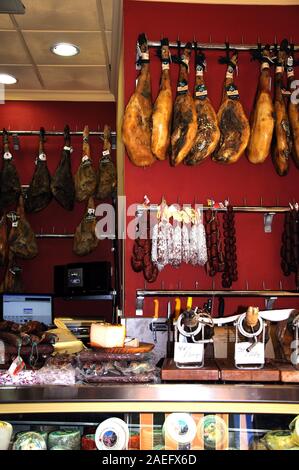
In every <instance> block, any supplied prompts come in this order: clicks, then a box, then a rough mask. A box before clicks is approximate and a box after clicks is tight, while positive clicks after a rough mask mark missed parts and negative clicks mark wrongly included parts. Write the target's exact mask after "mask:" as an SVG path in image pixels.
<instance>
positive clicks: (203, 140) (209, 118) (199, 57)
mask: <svg viewBox="0 0 299 470" xmlns="http://www.w3.org/2000/svg"><path fill="white" fill-rule="evenodd" d="M195 63H196V81H195V96H194V100H195V108H196V114H197V134H196V138H195V141H194V144H193V147H192V149H191V151H190V153H189V154H188V155H187V157H186V160H185V163H186V164H187V165H198V164H199V163H202V162H203V161H205V160H206V159H207V158H208V157H209V156H210V155H211V154H212V153H213V152H214V150H215V149H216V147H217V145H218V142H219V139H220V130H219V126H218V119H217V115H216V112H215V110H214V108H213V105H212V103H211V101H210V99H209V97H208V91H207V88H206V86H205V82H204V71H205V68H206V61H205V55H204V54H203V53H202V52H201V51H198V52H196V56H195Z"/></svg>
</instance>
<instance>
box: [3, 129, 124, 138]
mask: <svg viewBox="0 0 299 470" xmlns="http://www.w3.org/2000/svg"><path fill="white" fill-rule="evenodd" d="M7 133H8V135H13V134H17V135H18V136H35V135H37V136H39V135H40V131H11V130H7ZM0 135H3V131H0ZM45 135H48V136H63V135H64V132H62V131H46V132H45ZM70 135H71V136H75V137H76V136H82V135H83V132H82V131H71V132H70ZM89 135H90V136H100V137H103V136H104V132H100V131H89ZM111 136H112V137H115V136H116V132H115V131H111Z"/></svg>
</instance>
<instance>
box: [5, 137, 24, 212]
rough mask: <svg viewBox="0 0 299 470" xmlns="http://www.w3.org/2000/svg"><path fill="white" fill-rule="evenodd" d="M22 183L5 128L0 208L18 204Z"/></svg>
mask: <svg viewBox="0 0 299 470" xmlns="http://www.w3.org/2000/svg"><path fill="white" fill-rule="evenodd" d="M20 194H21V183H20V179H19V176H18V173H17V170H16V167H15V165H14V163H13V157H12V154H11V153H10V150H9V139H8V132H7V131H6V130H5V129H3V165H2V170H1V173H0V209H4V208H5V207H8V206H11V205H12V204H16V203H17V201H18V199H19V196H20Z"/></svg>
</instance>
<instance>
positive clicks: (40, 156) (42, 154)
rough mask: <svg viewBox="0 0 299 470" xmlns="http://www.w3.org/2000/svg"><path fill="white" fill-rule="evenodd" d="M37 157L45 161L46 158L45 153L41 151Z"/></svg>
mask: <svg viewBox="0 0 299 470" xmlns="http://www.w3.org/2000/svg"><path fill="white" fill-rule="evenodd" d="M38 159H39V160H41V161H42V162H45V161H46V160H47V156H46V154H45V153H41V154H40V155H39V156H38Z"/></svg>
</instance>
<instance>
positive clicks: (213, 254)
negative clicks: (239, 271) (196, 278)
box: [205, 209, 225, 277]
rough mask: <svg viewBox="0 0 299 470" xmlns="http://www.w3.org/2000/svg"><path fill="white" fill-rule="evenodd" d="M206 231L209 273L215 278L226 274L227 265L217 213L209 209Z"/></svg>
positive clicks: (206, 214)
mask: <svg viewBox="0 0 299 470" xmlns="http://www.w3.org/2000/svg"><path fill="white" fill-rule="evenodd" d="M205 229H206V234H207V250H208V261H207V265H206V269H207V273H208V275H209V276H211V277H213V276H215V275H216V274H217V273H218V272H224V269H225V263H224V256H223V251H222V243H221V233H220V226H219V220H218V214H217V211H215V210H213V209H208V210H207V211H206V213H205Z"/></svg>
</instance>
